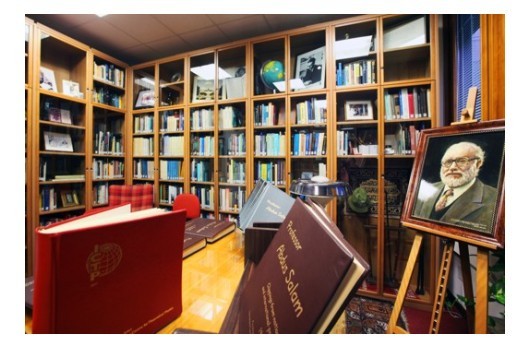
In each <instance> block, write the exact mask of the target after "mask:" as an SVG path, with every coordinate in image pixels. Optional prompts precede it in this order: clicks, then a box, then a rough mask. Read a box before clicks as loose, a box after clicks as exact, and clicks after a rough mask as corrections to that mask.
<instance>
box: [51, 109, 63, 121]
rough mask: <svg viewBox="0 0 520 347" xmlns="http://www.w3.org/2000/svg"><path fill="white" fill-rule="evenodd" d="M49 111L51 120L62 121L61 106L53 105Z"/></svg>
mask: <svg viewBox="0 0 520 347" xmlns="http://www.w3.org/2000/svg"><path fill="white" fill-rule="evenodd" d="M48 112H49V113H48V118H49V121H51V122H56V123H61V110H60V109H59V108H57V107H51V108H49V111H48Z"/></svg>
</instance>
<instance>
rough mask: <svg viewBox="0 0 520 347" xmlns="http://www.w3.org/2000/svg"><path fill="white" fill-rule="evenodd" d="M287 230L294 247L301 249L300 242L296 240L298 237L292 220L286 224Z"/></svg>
mask: <svg viewBox="0 0 520 347" xmlns="http://www.w3.org/2000/svg"><path fill="white" fill-rule="evenodd" d="M287 231H288V232H289V236H291V241H292V243H293V245H294V248H296V250H297V251H299V250H301V249H302V245H301V244H300V241H299V240H298V237H297V236H296V229H294V228H293V221H292V220H291V221H289V223H288V224H287Z"/></svg>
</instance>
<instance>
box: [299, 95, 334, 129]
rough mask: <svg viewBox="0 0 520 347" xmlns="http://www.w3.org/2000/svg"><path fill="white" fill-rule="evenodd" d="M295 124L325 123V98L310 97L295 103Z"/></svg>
mask: <svg viewBox="0 0 520 347" xmlns="http://www.w3.org/2000/svg"><path fill="white" fill-rule="evenodd" d="M295 111H296V117H295V119H294V123H295V124H325V123H327V100H325V99H317V98H311V99H310V100H305V101H302V102H299V103H297V104H296V108H295Z"/></svg>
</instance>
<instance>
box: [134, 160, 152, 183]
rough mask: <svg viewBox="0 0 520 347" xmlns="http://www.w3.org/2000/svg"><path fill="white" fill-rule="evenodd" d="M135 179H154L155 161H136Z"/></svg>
mask: <svg viewBox="0 0 520 347" xmlns="http://www.w3.org/2000/svg"><path fill="white" fill-rule="evenodd" d="M133 177H134V178H150V179H153V178H154V165H153V160H149V159H134V172H133Z"/></svg>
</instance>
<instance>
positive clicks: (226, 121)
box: [218, 106, 245, 129]
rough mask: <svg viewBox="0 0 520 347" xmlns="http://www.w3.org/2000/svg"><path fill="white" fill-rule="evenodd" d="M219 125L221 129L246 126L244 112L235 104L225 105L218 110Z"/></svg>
mask: <svg viewBox="0 0 520 347" xmlns="http://www.w3.org/2000/svg"><path fill="white" fill-rule="evenodd" d="M218 126H219V128H220V129H233V128H236V127H243V126H245V120H244V114H243V113H242V111H240V110H239V109H238V108H236V107H234V106H225V107H223V108H220V109H219V110H218Z"/></svg>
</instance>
